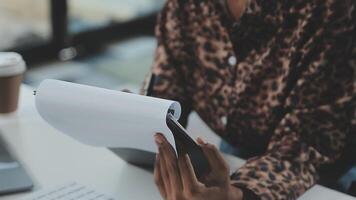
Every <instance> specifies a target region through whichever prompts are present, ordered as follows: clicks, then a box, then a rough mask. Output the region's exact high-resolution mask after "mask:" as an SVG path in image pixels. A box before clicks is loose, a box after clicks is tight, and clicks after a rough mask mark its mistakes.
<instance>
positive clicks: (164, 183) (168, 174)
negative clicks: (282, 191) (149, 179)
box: [154, 134, 242, 200]
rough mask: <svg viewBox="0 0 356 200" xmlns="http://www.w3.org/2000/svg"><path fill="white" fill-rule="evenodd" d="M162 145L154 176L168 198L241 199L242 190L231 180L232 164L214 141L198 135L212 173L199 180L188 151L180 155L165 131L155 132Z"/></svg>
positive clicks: (200, 199) (160, 189)
mask: <svg viewBox="0 0 356 200" xmlns="http://www.w3.org/2000/svg"><path fill="white" fill-rule="evenodd" d="M155 141H156V144H157V146H158V149H159V153H158V154H157V158H156V163H155V170H154V177H155V183H156V185H157V187H158V189H159V191H160V194H161V196H162V197H163V199H165V200H221V199H224V200H241V199H242V192H241V190H240V189H238V188H237V187H234V186H232V185H231V184H230V177H229V167H228V165H227V163H226V162H225V160H224V159H223V157H222V156H221V154H220V153H219V151H218V150H217V149H216V147H215V146H214V145H211V144H208V143H205V142H203V141H202V140H201V139H198V140H197V142H198V144H199V145H200V146H201V147H202V149H203V151H204V153H205V155H206V157H207V159H208V161H209V164H210V169H211V171H210V173H209V174H208V175H207V176H206V177H205V178H204V181H203V182H200V181H198V179H197V177H196V175H195V173H194V169H193V166H192V164H191V161H190V158H189V156H188V155H186V156H184V157H182V158H178V159H177V156H176V153H175V151H174V149H173V147H172V146H171V145H170V144H169V142H168V141H167V140H166V138H165V137H164V136H163V135H162V134H156V136H155Z"/></svg>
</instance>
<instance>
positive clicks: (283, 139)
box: [152, 0, 356, 200]
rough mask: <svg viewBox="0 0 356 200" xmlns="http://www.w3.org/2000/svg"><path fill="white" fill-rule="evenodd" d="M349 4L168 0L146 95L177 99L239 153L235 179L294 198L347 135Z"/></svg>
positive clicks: (355, 85) (352, 86)
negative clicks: (229, 4) (229, 9)
mask: <svg viewBox="0 0 356 200" xmlns="http://www.w3.org/2000/svg"><path fill="white" fill-rule="evenodd" d="M355 4H356V3H355V1H354V0H293V1H291V0H290V1H289V0H275V1H267V0H251V2H250V4H249V6H248V8H247V9H246V12H245V13H244V15H243V16H242V17H241V19H240V20H239V21H233V20H232V19H231V16H229V15H228V14H227V13H226V12H225V9H224V8H223V6H222V5H221V4H220V1H219V0H168V1H167V3H166V4H165V7H164V9H163V10H162V12H161V13H160V15H159V18H158V24H157V27H156V35H157V38H158V47H157V50H156V57H155V63H154V65H153V68H152V72H153V74H155V75H156V76H157V78H156V81H155V83H154V87H153V95H154V96H157V97H162V98H168V99H174V100H177V101H179V102H180V103H181V104H182V107H183V111H184V116H183V119H186V117H187V115H188V114H189V112H190V111H192V110H194V111H196V112H197V113H198V114H199V115H200V117H201V118H202V119H203V120H204V121H205V122H206V123H207V124H208V126H210V127H211V129H213V130H214V131H215V132H216V133H217V134H218V135H219V136H221V137H222V138H224V139H225V140H226V141H227V142H229V143H230V144H231V145H233V146H235V147H238V148H239V150H241V151H242V152H248V153H246V155H247V156H248V157H250V159H248V161H247V163H246V164H245V165H244V166H243V167H242V168H240V169H238V170H237V171H236V173H234V174H233V175H232V177H231V178H232V181H233V184H234V185H236V186H237V187H241V188H242V189H247V190H249V191H252V192H253V193H254V194H256V195H257V196H258V197H259V198H260V199H262V200H267V199H296V198H297V197H298V196H300V195H301V194H303V193H304V192H305V191H306V190H307V189H308V188H310V187H311V186H313V185H314V184H315V183H316V182H317V180H318V173H317V172H318V168H319V167H320V166H322V165H325V164H328V163H333V162H335V161H336V160H337V159H338V158H339V157H340V155H341V154H342V152H343V150H344V148H345V146H346V144H347V141H348V138H349V137H351V136H352V135H355V133H356V131H355V125H356V119H355V104H356V103H355V102H356V99H355V98H356V97H355V96H356V95H355V94H356V81H355V72H356V69H355V67H356V46H355V44H356V38H355V36H356V31H355V24H356V6H355Z"/></svg>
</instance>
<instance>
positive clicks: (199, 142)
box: [197, 137, 208, 145]
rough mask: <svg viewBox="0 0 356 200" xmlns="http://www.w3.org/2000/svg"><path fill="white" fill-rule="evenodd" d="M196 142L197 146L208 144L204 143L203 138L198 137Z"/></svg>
mask: <svg viewBox="0 0 356 200" xmlns="http://www.w3.org/2000/svg"><path fill="white" fill-rule="evenodd" d="M197 142H198V144H200V145H207V144H208V143H207V142H205V140H204V139H203V138H201V137H198V138H197Z"/></svg>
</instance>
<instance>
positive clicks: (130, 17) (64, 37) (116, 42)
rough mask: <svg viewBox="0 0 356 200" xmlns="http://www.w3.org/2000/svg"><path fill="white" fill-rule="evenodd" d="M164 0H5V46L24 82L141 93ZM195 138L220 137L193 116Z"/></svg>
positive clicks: (0, 46) (1, 45) (1, 0)
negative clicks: (18, 62)
mask: <svg viewBox="0 0 356 200" xmlns="http://www.w3.org/2000/svg"><path fill="white" fill-rule="evenodd" d="M164 2H165V0H100V1H98V0H26V1H19V0H16V1H14V0H0V27H1V31H0V38H1V42H0V51H15V52H18V53H20V54H21V55H22V56H23V57H24V60H25V61H26V63H27V65H28V71H27V72H26V74H25V78H24V82H25V83H26V84H29V85H31V86H32V87H34V88H36V86H37V85H38V84H39V83H40V82H41V81H42V80H43V79H46V78H52V79H59V80H65V81H70V82H75V83H80V84H87V85H93V86H98V87H103V88H109V89H115V90H122V89H129V90H131V91H132V92H135V93H138V92H139V89H140V87H141V85H142V83H143V80H144V78H145V76H146V74H147V73H148V72H149V70H150V68H151V66H152V63H153V56H154V50H155V48H156V40H155V37H154V27H155V23H156V18H157V14H158V12H159V11H160V10H161V8H162V7H163V4H164ZM190 121H191V122H190V123H189V127H188V130H189V132H190V134H191V135H192V137H197V136H203V137H205V138H206V139H207V140H208V141H209V142H211V143H213V144H217V145H218V144H219V143H220V138H219V137H218V136H216V135H215V134H214V133H213V132H212V131H211V129H210V128H208V127H207V126H206V125H205V123H203V122H202V120H201V119H200V118H199V117H198V115H197V114H196V113H193V114H192V115H191V116H190Z"/></svg>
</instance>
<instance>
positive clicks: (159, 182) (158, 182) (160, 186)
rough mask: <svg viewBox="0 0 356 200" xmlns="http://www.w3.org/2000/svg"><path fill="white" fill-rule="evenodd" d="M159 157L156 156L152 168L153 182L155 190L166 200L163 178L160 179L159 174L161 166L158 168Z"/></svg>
mask: <svg viewBox="0 0 356 200" xmlns="http://www.w3.org/2000/svg"><path fill="white" fill-rule="evenodd" d="M159 158H160V155H159V154H157V155H156V161H155V168H154V172H153V174H154V180H155V183H156V185H157V188H158V190H159V193H160V194H161V196H162V197H163V199H166V197H167V194H166V189H165V186H164V182H163V178H162V172H161V166H160V159H159Z"/></svg>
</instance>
